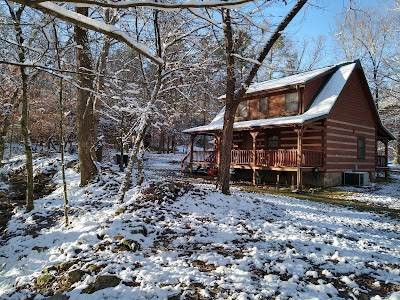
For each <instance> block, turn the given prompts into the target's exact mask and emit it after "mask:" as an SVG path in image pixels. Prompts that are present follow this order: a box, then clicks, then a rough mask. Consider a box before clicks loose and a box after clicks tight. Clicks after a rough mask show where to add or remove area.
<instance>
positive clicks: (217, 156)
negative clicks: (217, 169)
mask: <svg viewBox="0 0 400 300" xmlns="http://www.w3.org/2000/svg"><path fill="white" fill-rule="evenodd" d="M220 145H221V136H220V135H219V134H215V135H214V150H215V152H216V153H215V163H216V164H217V166H219V160H220V155H221V151H220Z"/></svg>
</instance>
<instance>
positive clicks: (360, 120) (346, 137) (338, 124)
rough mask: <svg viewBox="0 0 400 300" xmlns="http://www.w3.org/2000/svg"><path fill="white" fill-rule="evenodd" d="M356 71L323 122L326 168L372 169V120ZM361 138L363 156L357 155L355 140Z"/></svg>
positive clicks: (364, 91)
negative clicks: (364, 147) (363, 149)
mask: <svg viewBox="0 0 400 300" xmlns="http://www.w3.org/2000/svg"><path fill="white" fill-rule="evenodd" d="M360 72H361V71H360V70H358V69H356V70H355V71H354V72H353V74H352V75H351V76H350V79H349V82H348V83H347V85H346V86H345V88H344V89H343V91H342V94H341V95H340V98H339V99H338V101H337V102H336V104H335V106H334V108H333V110H332V112H331V114H330V116H329V118H328V119H327V122H326V145H325V162H326V170H327V171H331V172H334V171H343V170H346V171H353V170H355V169H357V170H358V171H364V172H374V171H375V160H376V158H375V156H376V123H375V115H374V114H373V110H372V109H373V108H372V109H371V102H372V101H371V99H370V94H369V91H368V90H367V88H368V87H367V86H366V85H365V84H363V82H364V81H363V78H362V75H361V74H360ZM358 137H363V138H365V142H366V153H365V159H358V157H357V139H358Z"/></svg>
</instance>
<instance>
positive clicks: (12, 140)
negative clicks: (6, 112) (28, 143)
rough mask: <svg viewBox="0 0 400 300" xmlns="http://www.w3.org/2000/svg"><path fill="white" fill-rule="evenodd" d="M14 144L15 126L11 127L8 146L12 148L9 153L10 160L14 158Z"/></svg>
mask: <svg viewBox="0 0 400 300" xmlns="http://www.w3.org/2000/svg"><path fill="white" fill-rule="evenodd" d="M13 142H14V126H12V127H11V133H10V138H9V140H8V145H9V146H10V151H9V152H8V159H11V156H12V148H13Z"/></svg>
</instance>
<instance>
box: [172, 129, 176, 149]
mask: <svg viewBox="0 0 400 300" xmlns="http://www.w3.org/2000/svg"><path fill="white" fill-rule="evenodd" d="M175 147H176V145H175V134H173V135H172V138H171V151H172V153H175Z"/></svg>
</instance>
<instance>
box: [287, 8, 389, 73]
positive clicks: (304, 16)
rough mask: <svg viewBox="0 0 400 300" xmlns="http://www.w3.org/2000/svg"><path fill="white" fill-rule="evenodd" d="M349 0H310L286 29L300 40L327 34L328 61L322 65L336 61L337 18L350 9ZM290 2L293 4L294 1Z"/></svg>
mask: <svg viewBox="0 0 400 300" xmlns="http://www.w3.org/2000/svg"><path fill="white" fill-rule="evenodd" d="M349 2H350V0H310V1H309V4H310V5H307V8H306V9H305V8H303V10H302V11H301V12H300V13H299V15H298V16H296V18H295V19H294V20H293V21H292V23H291V24H290V25H289V27H288V28H287V29H286V30H285V34H287V35H288V36H290V37H293V38H295V39H299V40H301V39H302V38H316V37H318V36H319V35H325V36H326V37H327V48H326V51H327V57H326V62H322V65H324V64H326V63H328V64H330V63H335V62H337V58H335V57H334V47H335V44H334V40H333V39H334V34H335V27H336V26H335V24H336V18H337V17H339V16H340V14H341V13H343V11H345V10H346V9H348V7H349ZM390 2H391V1H390V0H379V1H375V0H353V4H355V5H357V7H358V8H359V9H363V8H365V7H368V6H374V5H382V4H386V3H390ZM290 4H291V5H293V2H292V3H290Z"/></svg>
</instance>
